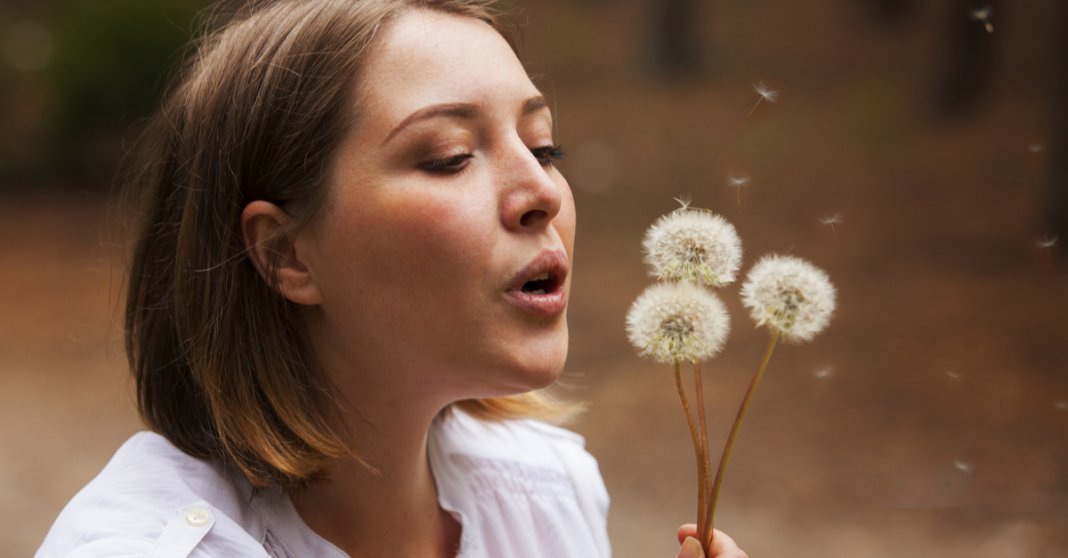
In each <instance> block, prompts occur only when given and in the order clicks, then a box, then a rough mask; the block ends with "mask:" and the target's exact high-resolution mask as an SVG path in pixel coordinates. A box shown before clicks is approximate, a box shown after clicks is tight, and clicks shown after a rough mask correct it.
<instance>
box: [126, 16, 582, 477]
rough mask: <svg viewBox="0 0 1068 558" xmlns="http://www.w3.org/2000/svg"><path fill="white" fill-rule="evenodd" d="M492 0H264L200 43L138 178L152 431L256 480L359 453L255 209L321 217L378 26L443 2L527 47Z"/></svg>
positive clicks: (532, 401)
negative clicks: (250, 214)
mask: <svg viewBox="0 0 1068 558" xmlns="http://www.w3.org/2000/svg"><path fill="white" fill-rule="evenodd" d="M491 2H492V0H279V1H273V2H262V1H261V2H251V4H253V5H252V7H250V8H246V9H245V10H244V11H243V13H239V14H237V15H236V16H235V17H233V18H231V19H230V21H229V22H228V23H226V24H225V25H223V26H222V27H221V28H220V29H219V30H218V31H215V32H213V33H211V34H209V35H207V36H206V37H205V38H203V39H202V40H201V41H200V42H199V43H197V44H196V46H195V47H194V52H192V54H191V56H190V57H189V59H188V60H187V62H186V65H185V67H184V69H183V72H182V73H181V75H180V77H179V80H178V81H177V83H176V85H175V86H174V87H173V89H172V91H171V93H170V95H169V97H168V98H167V99H166V101H165V102H164V104H163V106H162V107H161V110H160V111H159V112H158V113H157V114H156V115H155V116H154V117H153V118H152V119H151V120H150V121H149V122H148V123H147V125H146V128H145V129H144V131H143V133H142V135H141V136H140V140H139V141H138V144H137V145H136V147H135V150H134V152H133V153H132V156H131V158H130V159H129V160H128V162H129V166H128V172H127V173H126V177H125V184H124V186H125V192H126V194H127V201H132V202H134V203H136V204H137V205H138V206H139V209H138V211H139V219H140V222H139V225H138V232H137V237H136V241H135V245H134V250H133V256H132V261H131V267H130V275H129V279H128V292H127V300H126V314H125V320H126V332H125V333H126V352H127V356H128V359H129V362H130V367H131V371H132V374H133V377H134V380H135V384H136V391H137V404H138V409H139V411H140V413H141V416H142V419H143V420H144V421H145V423H146V424H147V425H148V427H149V428H152V429H153V430H155V431H157V432H159V433H160V434H162V435H163V436H165V437H166V438H167V439H169V440H170V441H171V442H172V443H173V444H175V445H176V446H177V447H179V448H180V449H181V450H182V451H184V452H186V453H188V454H190V455H193V456H196V457H200V458H206V459H213V460H218V461H221V462H224V463H226V464H228V465H230V466H233V467H235V468H236V470H237V471H239V472H240V473H241V474H242V475H243V476H244V477H245V478H246V479H247V480H248V481H249V482H250V483H251V484H252V485H253V486H266V485H270V484H276V485H280V486H282V487H283V488H286V489H291V488H294V487H299V486H302V485H305V484H306V483H308V482H310V481H314V480H316V479H321V478H323V477H325V476H326V475H327V474H328V471H327V468H328V464H329V462H330V461H331V460H333V459H337V458H345V457H353V458H358V448H352V447H350V446H349V444H348V443H347V442H346V440H345V436H344V433H343V432H339V431H338V428H339V426H338V425H339V424H340V422H339V421H338V420H337V417H338V416H339V410H340V402H339V401H338V398H337V397H336V396H335V393H334V390H333V386H332V385H331V384H330V382H329V381H328V380H327V378H326V377H325V374H324V373H323V372H322V371H321V370H320V369H318V367H317V366H316V362H315V355H314V354H313V353H312V351H311V349H310V346H309V344H308V343H307V341H306V339H305V338H304V335H303V330H302V327H301V325H300V321H299V320H298V319H297V315H298V314H297V312H295V310H296V308H295V305H294V304H293V303H292V302H289V301H288V300H286V299H285V298H284V297H283V296H281V295H280V294H279V293H278V292H277V291H276V290H275V289H274V285H271V284H268V282H267V281H265V280H264V279H263V278H262V277H263V276H261V275H260V273H258V272H257V270H256V268H255V266H254V264H253V263H252V262H251V261H250V259H249V257H248V255H247V253H246V249H245V246H244V242H243V238H242V234H241V226H240V215H241V212H242V209H243V208H244V207H245V206H246V205H247V204H248V203H250V202H252V201H255V200H266V201H269V202H272V203H274V204H276V205H278V206H279V207H282V208H284V209H285V210H286V211H287V212H288V213H289V214H290V215H291V216H292V217H293V219H294V222H295V223H296V225H295V227H298V228H299V227H300V226H302V225H306V224H308V223H309V222H311V221H312V220H314V218H315V216H316V215H317V214H318V213H319V212H320V211H321V209H322V208H323V206H324V205H325V204H326V203H327V196H328V190H329V184H327V183H326V180H325V178H324V177H325V176H326V170H327V169H328V168H329V166H330V163H331V161H332V159H333V157H334V155H335V151H336V150H337V146H338V144H339V143H340V141H341V140H342V137H343V135H344V133H345V132H346V130H348V129H349V128H350V127H351V126H352V123H353V122H354V121H355V120H356V119H358V118H360V114H359V111H360V107H359V99H353V96H354V92H355V91H356V90H357V88H356V87H355V84H356V83H358V81H359V80H360V79H361V75H360V73H361V70H362V68H363V67H364V66H365V65H366V59H367V57H368V53H369V52H370V51H371V47H372V46H373V44H374V41H375V37H376V36H377V35H379V34H380V33H381V31H382V29H383V28H384V26H386V25H388V24H389V22H390V21H391V20H392V19H394V18H396V17H397V16H398V14H400V13H402V12H404V11H405V10H411V9H428V10H435V11H440V12H445V13H451V14H457V15H460V16H464V17H472V18H476V19H479V20H482V21H485V22H486V23H487V24H489V25H491V26H492V27H493V28H494V29H496V30H497V31H498V32H500V33H501V34H502V35H503V36H504V37H505V38H506V39H508V41H509V43H510V44H511V43H512V40H511V37H510V35H509V33H508V32H507V30H506V29H505V28H504V27H503V26H502V24H501V22H500V20H499V19H498V15H497V14H496V13H495V12H494V11H493V10H492V8H491V7H490V3H491ZM513 48H514V46H513ZM354 101H355V102H354ZM277 263H278V262H277V261H275V262H273V263H272V262H268V265H267V267H268V270H269V271H270V270H271V269H273V267H272V266H276V265H277ZM264 275H266V276H268V277H270V276H272V275H273V273H271V272H268V273H265V274H264ZM459 405H461V406H462V407H463V408H465V409H466V410H468V411H471V412H474V413H476V414H478V415H480V416H482V417H484V418H488V419H503V418H511V417H518V416H532V415H533V416H542V417H545V416H552V415H554V414H555V415H557V416H559V415H561V414H563V413H566V409H568V407H567V406H566V405H562V404H560V403H559V402H556V401H555V400H553V399H552V398H550V397H548V396H546V395H544V394H542V393H533V394H525V395H519V396H514V397H505V398H494V399H483V400H472V401H465V402H461V403H459Z"/></svg>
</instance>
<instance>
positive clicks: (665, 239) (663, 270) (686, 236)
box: [642, 205, 742, 287]
mask: <svg viewBox="0 0 1068 558" xmlns="http://www.w3.org/2000/svg"><path fill="white" fill-rule="evenodd" d="M642 247H643V248H644V250H645V262H646V263H647V264H649V270H650V273H651V274H652V275H653V276H654V277H657V278H658V279H661V280H665V281H697V282H700V283H702V284H704V285H707V286H709V287H721V286H723V285H727V284H729V283H733V282H734V278H735V274H736V273H737V272H738V268H739V267H740V266H741V264H742V241H741V239H740V238H738V232H737V231H736V230H735V229H734V225H731V224H730V223H728V222H727V220H726V219H724V218H722V217H720V216H719V215H714V214H713V213H711V212H709V211H705V210H701V209H690V208H689V207H688V206H686V205H683V207H680V208H679V209H676V210H675V211H673V212H671V213H669V214H667V215H664V216H663V217H661V218H660V219H658V220H657V221H656V223H653V226H651V227H649V230H648V231H646V233H645V238H644V239H643V241H642Z"/></svg>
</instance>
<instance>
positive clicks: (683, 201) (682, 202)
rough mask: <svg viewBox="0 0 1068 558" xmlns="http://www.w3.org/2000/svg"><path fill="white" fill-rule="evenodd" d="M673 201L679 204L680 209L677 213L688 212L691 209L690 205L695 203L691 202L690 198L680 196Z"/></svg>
mask: <svg viewBox="0 0 1068 558" xmlns="http://www.w3.org/2000/svg"><path fill="white" fill-rule="evenodd" d="M672 199H674V200H675V203H677V204H679V208H678V209H676V210H675V211H686V210H687V209H689V208H690V204H691V203H693V200H691V199H690V198H689V196H679V197H677V198H672Z"/></svg>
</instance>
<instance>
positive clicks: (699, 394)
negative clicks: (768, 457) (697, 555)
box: [693, 362, 712, 553]
mask: <svg viewBox="0 0 1068 558" xmlns="http://www.w3.org/2000/svg"><path fill="white" fill-rule="evenodd" d="M693 383H694V393H695V395H694V399H696V400H697V401H696V402H695V404H696V405H697V434H698V438H699V441H700V443H701V456H702V459H701V463H700V465H699V467H700V474H699V475H698V478H699V479H700V480H699V482H698V484H699V485H700V488H699V489H700V492H699V494H700V495H702V496H703V497H704V500H705V504H704V506H702V507H701V509H700V510H699V511H698V514H697V525H698V527H699V528H704V526H705V525H707V524H709V523H711V521H712V518H711V517H710V516H709V515H708V494H709V488H710V487H709V484H708V482H709V479H710V478H711V477H712V458H711V457H710V456H709V452H708V421H707V420H705V388H704V381H703V377H702V374H701V363H700V362H695V363H694V364H693ZM698 500H700V498H698ZM705 551H706V553H707V552H708V551H709V547H708V546H707V545H706V546H705Z"/></svg>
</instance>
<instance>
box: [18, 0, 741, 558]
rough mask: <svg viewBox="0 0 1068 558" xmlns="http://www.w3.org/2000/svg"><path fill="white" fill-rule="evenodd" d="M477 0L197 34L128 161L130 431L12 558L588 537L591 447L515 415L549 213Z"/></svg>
mask: <svg viewBox="0 0 1068 558" xmlns="http://www.w3.org/2000/svg"><path fill="white" fill-rule="evenodd" d="M485 4H486V2H483V1H478V0H373V1H372V0H367V1H354V0H317V1H312V0H291V1H281V2H274V3H271V4H265V5H262V6H259V7H256V8H253V9H251V11H250V13H248V14H244V15H242V16H240V17H238V18H236V19H235V20H234V21H232V22H231V23H229V24H228V25H226V26H225V27H224V28H223V29H222V30H221V31H220V32H218V33H217V34H215V35H213V36H211V37H210V38H208V39H207V40H205V41H204V42H203V43H202V44H200V45H199V48H198V51H197V52H196V54H195V55H194V56H193V57H192V59H191V62H190V63H189V64H188V67H187V68H186V70H185V75H184V78H183V80H182V81H181V82H180V84H179V85H178V86H177V88H176V89H175V91H174V92H173V94H172V95H171V97H170V98H169V100H168V101H167V102H166V104H165V105H164V107H163V109H162V110H161V112H160V114H159V115H157V117H156V118H155V119H154V120H153V121H152V123H151V124H150V126H149V128H148V130H147V131H146V132H145V135H144V139H143V141H142V145H141V146H140V148H141V149H140V153H141V156H140V159H138V160H137V161H138V162H137V163H136V164H135V172H134V173H133V175H132V176H131V177H130V180H129V186H130V188H131V189H132V190H133V191H135V192H137V193H138V194H139V195H142V196H143V198H144V204H145V205H144V207H145V209H144V224H143V228H142V230H141V234H140V237H139V239H138V242H137V246H136V249H135V254H134V259H133V262H132V269H131V274H130V284H129V294H128V300H127V315H126V319H127V352H128V355H129V358H130V363H131V367H132V370H133V373H134V376H135V380H136V383H137V392H138V403H139V407H140V410H141V414H142V416H143V418H144V420H145V422H146V423H147V424H148V426H149V427H150V428H151V429H152V431H153V432H152V433H141V434H138V435H135V436H134V437H133V438H131V440H130V441H128V442H127V443H126V444H125V445H124V446H123V447H122V448H121V449H120V450H119V452H118V453H117V454H116V456H115V457H114V458H113V459H112V461H111V463H109V464H108V466H107V467H106V468H105V469H104V471H103V472H102V473H101V474H100V476H99V477H97V478H96V479H95V480H94V481H92V482H91V483H90V484H89V485H88V486H87V487H86V488H85V489H84V490H83V491H82V492H80V493H79V494H78V495H77V496H76V497H75V498H74V500H73V501H72V502H71V503H70V504H69V505H68V506H67V508H66V509H65V510H64V512H63V513H62V514H61V515H60V517H59V519H58V520H57V521H56V524H55V525H54V526H53V528H52V531H51V532H50V533H49V536H48V538H47V539H46V540H45V543H44V545H43V546H42V547H41V549H40V551H39V553H38V556H49V557H50V556H68V555H71V556H118V555H130V556H142V555H152V556H157V555H158V556H268V555H269V556H291V557H302V556H316V557H322V556H353V557H355V556H427V557H437V556H490V557H497V556H544V557H554V558H556V557H568V556H607V555H608V554H609V546H608V541H607V537H606V531H605V514H606V510H607V502H608V500H607V495H606V494H605V492H604V485H603V482H602V481H601V478H600V475H599V473H598V471H597V466H596V463H595V462H594V461H593V459H592V458H591V457H590V456H589V455H588V454H586V453H585V451H584V450H583V448H582V441H581V439H580V438H578V437H577V436H575V435H573V434H571V433H569V432H567V431H564V430H561V429H558V428H556V427H552V426H548V425H547V424H545V423H543V422H538V421H535V420H532V419H531V418H529V417H542V418H546V417H554V416H555V417H560V416H561V415H562V414H563V413H565V412H566V411H567V409H566V408H565V407H564V406H562V405H561V404H559V403H554V402H552V401H550V400H548V399H546V398H545V397H544V396H540V395H533V394H530V393H528V392H530V391H531V390H536V389H538V388H542V387H545V386H547V385H549V384H551V383H552V382H553V381H554V380H555V379H556V378H557V376H558V375H559V374H560V372H561V370H562V368H563V364H564V359H565V356H566V353H567V323H566V321H565V310H566V305H567V294H568V287H569V285H570V274H569V268H570V264H571V255H572V247H573V238H574V230H575V209H574V204H573V200H572V198H571V194H570V191H569V189H568V185H567V182H566V181H565V180H564V178H563V177H562V176H561V175H560V173H559V172H558V171H557V170H556V168H555V167H554V166H553V159H554V158H556V157H558V156H559V147H558V146H557V145H556V144H555V143H554V140H553V135H552V132H553V125H552V117H551V114H550V111H549V109H548V105H547V103H546V102H545V99H544V97H543V96H542V95H541V94H540V93H539V92H538V90H537V88H536V87H535V86H534V85H533V84H532V83H531V81H530V79H529V78H528V77H527V75H526V73H525V71H524V70H523V67H522V65H521V64H520V62H519V61H518V59H517V58H516V56H515V54H514V52H513V49H512V47H511V46H510V42H509V41H508V40H507V39H506V36H507V35H506V34H505V33H504V31H503V29H502V27H501V25H500V24H499V23H498V20H497V19H496V18H495V16H494V15H493V14H492V13H491V12H490V11H489V9H488V8H487V7H486V6H485ZM523 394H525V395H523ZM692 533H693V528H692V526H686V527H684V528H683V529H681V530H680V538H682V536H683V535H687V534H692ZM717 540H718V544H719V545H720V547H722V548H719V549H718V551H717V552H718V554H717V555H718V556H742V555H743V554H742V553H741V551H739V550H738V549H737V547H735V546H734V544H733V543H731V542H730V540H729V538H727V537H726V536H725V535H722V534H719V535H717ZM694 542H695V541H687V542H686V544H684V545H683V548H682V550H680V556H696V555H698V554H696V552H698V550H695V549H694V546H695V545H694ZM698 547H699V545H698Z"/></svg>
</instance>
